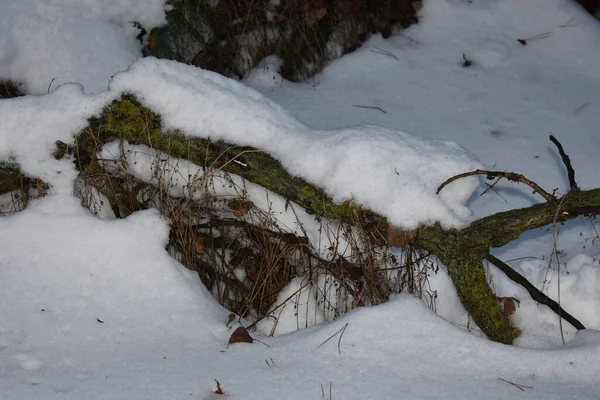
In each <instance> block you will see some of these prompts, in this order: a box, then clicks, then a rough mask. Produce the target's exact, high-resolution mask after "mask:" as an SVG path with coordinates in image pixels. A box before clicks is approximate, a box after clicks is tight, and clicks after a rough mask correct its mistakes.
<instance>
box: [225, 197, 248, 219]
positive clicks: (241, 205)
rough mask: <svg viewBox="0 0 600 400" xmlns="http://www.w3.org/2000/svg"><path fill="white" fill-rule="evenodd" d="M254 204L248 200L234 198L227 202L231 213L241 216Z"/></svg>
mask: <svg viewBox="0 0 600 400" xmlns="http://www.w3.org/2000/svg"><path fill="white" fill-rule="evenodd" d="M253 206H254V203H252V202H251V201H248V200H240V199H234V200H229V201H228V202H227V207H229V208H231V209H232V210H233V215H235V216H236V217H241V216H242V215H244V214H246V213H247V212H248V211H250V209H251V208H252V207H253Z"/></svg>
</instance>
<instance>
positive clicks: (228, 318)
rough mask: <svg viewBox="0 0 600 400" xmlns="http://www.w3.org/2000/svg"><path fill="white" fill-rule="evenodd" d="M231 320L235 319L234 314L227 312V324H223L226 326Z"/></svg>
mask: <svg viewBox="0 0 600 400" xmlns="http://www.w3.org/2000/svg"><path fill="white" fill-rule="evenodd" d="M233 321H235V314H234V313H231V314H229V317H227V324H225V326H227V327H228V326H229V324H231V323H232V322H233Z"/></svg>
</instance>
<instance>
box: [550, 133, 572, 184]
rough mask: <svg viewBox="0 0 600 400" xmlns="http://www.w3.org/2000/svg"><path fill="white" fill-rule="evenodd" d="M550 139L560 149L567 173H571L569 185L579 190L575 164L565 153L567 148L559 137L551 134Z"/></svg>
mask: <svg viewBox="0 0 600 400" xmlns="http://www.w3.org/2000/svg"><path fill="white" fill-rule="evenodd" d="M550 141H551V142H552V143H554V145H555V146H556V148H557V149H558V153H559V154H560V158H562V161H563V164H565V167H566V168H567V174H568V175H569V186H570V187H571V189H575V190H579V187H578V186H577V182H576V181H575V170H574V169H573V166H572V165H571V159H570V158H569V156H568V155H567V153H565V150H564V149H563V147H562V144H560V142H559V141H558V139H556V138H555V137H554V136H552V135H550Z"/></svg>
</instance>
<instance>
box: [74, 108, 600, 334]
mask: <svg viewBox="0 0 600 400" xmlns="http://www.w3.org/2000/svg"><path fill="white" fill-rule="evenodd" d="M116 139H120V140H127V141H129V143H131V144H144V145H148V146H150V147H152V148H154V149H157V150H160V151H162V152H165V153H167V154H169V155H171V156H173V157H178V158H184V159H187V160H190V161H192V162H194V163H196V164H198V165H200V166H204V167H210V168H217V169H221V170H223V171H226V172H229V173H232V174H237V175H240V176H242V177H244V178H245V179H247V180H248V181H251V182H254V183H256V184H259V185H261V186H263V187H265V188H267V189H269V190H271V191H273V192H275V193H278V194H280V195H281V196H283V197H285V198H286V199H289V200H290V201H293V202H296V203H297V204H299V205H300V206H302V207H304V208H305V209H306V210H307V211H308V212H311V213H314V214H317V215H319V216H323V217H326V218H330V219H335V220H339V221H341V222H344V223H349V224H355V223H356V222H357V221H362V222H364V221H365V220H366V221H369V222H376V224H375V225H377V226H378V227H381V225H382V224H384V225H386V226H388V227H389V224H388V223H387V221H386V220H385V218H383V217H381V216H379V215H377V214H375V213H373V212H371V211H369V210H366V209H364V208H361V207H360V206H358V205H355V204H353V203H351V202H346V203H342V204H335V203H334V202H333V201H332V199H331V197H330V196H328V195H327V194H326V193H325V191H324V190H323V189H321V188H319V187H317V186H315V185H313V184H311V183H310V182H307V181H306V180H304V179H301V178H299V177H295V176H291V175H290V174H288V173H287V172H286V170H285V168H284V167H283V166H282V165H281V163H280V162H279V161H277V160H276V159H274V158H273V157H271V156H270V155H269V154H267V153H266V152H264V151H260V150H258V149H253V148H250V147H239V146H235V145H232V144H228V143H224V142H220V141H219V142H214V141H211V140H209V139H204V138H197V137H189V136H185V135H184V134H183V133H182V132H178V131H169V132H165V131H163V129H162V127H161V121H160V116H158V115H157V114H155V113H153V112H152V111H151V110H149V109H148V108H146V107H144V106H143V105H141V104H140V103H139V102H138V101H137V100H136V99H134V98H133V97H131V96H125V97H123V98H121V99H120V100H117V101H114V102H113V103H112V104H110V105H109V106H107V107H106V108H105V110H104V112H103V114H102V115H101V116H100V117H99V118H95V119H92V120H91V121H90V126H89V127H88V128H86V129H85V130H84V131H82V132H81V134H80V135H78V137H77V153H76V158H77V162H78V164H79V166H80V168H84V169H85V168H92V167H91V166H93V165H97V163H96V162H95V157H96V156H95V155H96V153H97V152H98V151H99V150H100V148H101V146H102V145H103V144H105V143H109V142H111V141H113V140H116ZM232 160H236V161H239V162H232ZM598 207H600V189H595V190H591V191H580V190H572V191H570V192H569V193H568V194H566V195H565V196H564V197H562V198H560V199H557V200H556V201H553V202H548V203H544V204H537V205H534V206H531V207H529V208H524V209H519V210H512V211H507V212H502V213H498V214H495V215H492V216H489V217H486V218H482V219H480V220H477V221H475V222H473V223H472V224H471V225H470V226H468V227H466V228H464V229H462V230H457V229H444V228H442V227H441V225H439V224H436V225H433V226H429V227H422V228H420V229H419V230H418V232H417V234H416V236H415V239H414V242H413V245H415V246H418V247H421V248H423V249H425V250H428V251H430V252H431V253H433V254H435V255H436V256H437V257H438V258H439V259H440V260H441V261H442V262H443V263H444V264H445V265H447V267H448V272H449V274H450V277H451V278H452V281H453V283H454V285H455V286H456V290H457V292H458V295H459V297H460V299H461V301H462V303H463V305H464V307H465V309H466V310H467V311H468V312H469V313H470V314H471V316H472V318H473V320H474V321H475V323H477V325H478V326H479V327H480V328H481V329H482V330H483V332H484V333H485V334H486V335H487V336H488V337H489V338H490V339H492V340H494V341H497V342H501V343H507V344H508V343H512V342H513V340H514V339H515V338H516V337H517V336H518V334H519V330H518V329H517V328H515V327H513V326H512V325H511V323H510V320H509V319H508V317H507V316H506V315H504V314H503V313H502V311H501V310H500V307H499V304H498V301H497V299H496V296H495V294H494V293H493V291H492V290H491V288H490V286H489V285H488V283H487V280H486V275H485V271H484V269H483V266H482V260H483V259H484V258H485V257H486V255H487V254H488V253H489V249H490V248H491V247H500V246H503V245H505V244H507V243H509V242H511V241H513V240H515V239H517V238H518V237H519V236H520V235H521V234H522V233H524V232H526V231H528V230H530V229H534V228H538V227H542V226H544V225H548V224H551V223H556V222H562V221H566V220H568V219H571V218H574V217H576V216H578V215H581V214H582V213H590V212H595V211H596V208H598ZM359 218H360V219H359Z"/></svg>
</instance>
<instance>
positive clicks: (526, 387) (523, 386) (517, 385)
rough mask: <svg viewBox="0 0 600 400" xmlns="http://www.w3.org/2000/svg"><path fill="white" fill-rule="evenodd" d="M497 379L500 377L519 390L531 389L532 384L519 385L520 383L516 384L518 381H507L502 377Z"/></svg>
mask: <svg viewBox="0 0 600 400" xmlns="http://www.w3.org/2000/svg"><path fill="white" fill-rule="evenodd" d="M498 379H500V380H501V381H502V382H506V383H508V384H509V385H513V386H514V387H516V388H517V389H519V390H522V391H523V392H524V391H525V389H533V386H525V385H521V384H518V383H514V382H511V381H507V380H506V379H502V378H498Z"/></svg>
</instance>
